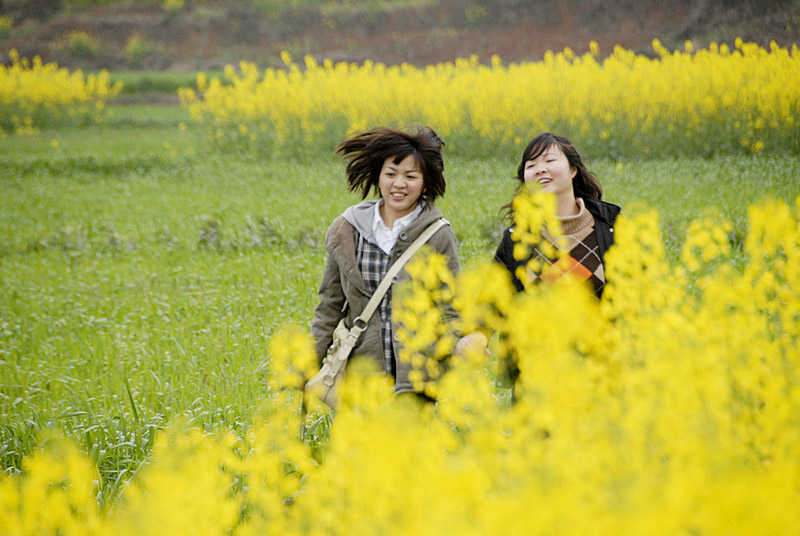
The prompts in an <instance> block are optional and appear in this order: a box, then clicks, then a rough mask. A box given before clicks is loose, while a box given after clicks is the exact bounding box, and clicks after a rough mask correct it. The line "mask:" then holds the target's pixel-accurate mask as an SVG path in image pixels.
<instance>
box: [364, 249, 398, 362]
mask: <svg viewBox="0 0 800 536" xmlns="http://www.w3.org/2000/svg"><path fill="white" fill-rule="evenodd" d="M389 258H390V256H389V255H387V254H386V253H384V252H383V250H381V248H379V247H378V246H376V245H375V244H373V243H371V242H368V241H367V240H364V237H363V236H361V235H360V234H359V235H358V247H357V249H356V263H357V264H358V269H359V270H361V276H362V277H363V278H364V282H365V283H366V284H367V290H368V291H369V292H370V295H372V294H373V293H374V292H375V290H377V288H378V285H380V283H381V280H382V279H383V276H384V275H386V272H387V271H388V270H389ZM378 312H379V313H380V319H381V340H382V341H383V368H384V371H385V372H386V374H391V375H392V376H394V375H395V363H394V351H393V350H394V346H393V345H392V288H391V287H389V290H387V291H386V294H385V295H384V296H383V299H382V300H381V303H380V305H379V306H378Z"/></svg>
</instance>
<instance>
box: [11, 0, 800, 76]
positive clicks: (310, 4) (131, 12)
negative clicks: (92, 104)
mask: <svg viewBox="0 0 800 536" xmlns="http://www.w3.org/2000/svg"><path fill="white" fill-rule="evenodd" d="M736 37H741V38H743V39H744V40H745V41H755V42H758V43H759V44H762V45H768V44H769V42H770V41H771V40H775V41H776V42H777V43H778V44H779V45H782V46H790V45H791V44H792V43H795V42H799V41H800V1H797V0H716V1H713V0H696V1H689V0H673V1H671V2H661V1H655V0H639V1H635V0H538V1H523V0H439V1H437V0H428V1H422V0H395V1H381V0H369V1H364V2H355V1H348V0H340V1H326V0H292V1H287V2H278V1H275V0H234V1H230V2H226V1H213V0H195V1H192V0H162V1H132V0H128V1H125V2H116V1H108V0H0V59H2V61H4V62H7V61H8V58H9V52H10V50H11V49H17V50H18V51H19V53H20V54H21V55H22V56H27V57H33V56H34V55H40V56H41V57H42V59H43V60H45V61H57V62H58V63H59V64H60V65H63V66H67V67H71V68H77V67H81V68H84V69H98V68H106V69H109V70H113V71H121V70H129V69H141V70H172V71H195V70H209V69H219V68H221V67H224V66H225V65H226V64H228V63H232V62H238V61H239V60H242V59H246V60H250V61H254V62H256V63H257V64H258V65H259V66H261V67H266V66H275V65H280V59H279V54H280V52H281V51H282V50H287V51H289V52H290V53H291V54H292V55H293V56H294V57H295V58H296V59H298V58H301V57H302V56H303V55H305V54H312V55H313V56H315V57H316V58H318V59H323V58H331V59H333V60H335V61H341V60H347V61H362V60H365V59H372V60H375V61H380V62H384V63H387V64H397V63H402V62H409V63H413V64H417V65H424V64H435V63H439V62H445V61H453V60H454V59H456V58H458V57H466V56H469V55H471V54H476V55H478V56H479V58H480V59H481V60H482V61H488V60H489V58H490V57H491V55H493V54H498V55H499V56H500V57H501V58H502V59H503V61H504V62H515V61H522V60H536V59H540V58H541V57H542V55H543V54H544V52H545V51H546V50H561V49H563V48H564V47H567V46H569V47H571V48H572V49H573V50H575V51H576V52H579V53H581V52H584V51H586V50H588V48H589V42H590V41H591V40H595V41H597V42H598V43H599V45H600V49H601V53H604V54H605V53H610V52H611V50H612V48H613V46H614V45H616V44H619V45H622V46H624V47H626V48H629V49H633V50H636V51H637V52H642V53H649V52H650V51H651V50H652V49H651V47H650V43H651V41H652V39H653V38H659V39H660V40H661V41H662V42H663V43H664V44H665V45H666V46H668V47H670V48H673V47H680V48H682V47H683V45H684V42H685V41H686V40H690V41H692V42H693V43H694V45H695V46H705V45H707V44H708V42H710V41H717V42H728V43H732V42H733V40H734V39H735V38H736Z"/></svg>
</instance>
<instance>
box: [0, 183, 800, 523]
mask: <svg viewBox="0 0 800 536" xmlns="http://www.w3.org/2000/svg"><path fill="white" fill-rule="evenodd" d="M524 195H526V194H523V196H524ZM548 206H549V204H548V203H547V202H546V201H544V200H543V199H541V198H537V197H535V196H534V197H530V198H526V197H522V198H520V202H519V203H518V204H517V212H518V215H519V216H518V220H517V221H518V223H519V224H520V228H521V229H523V231H520V239H521V241H522V242H524V243H527V244H530V243H535V238H533V237H527V238H526V237H525V236H523V235H524V233H525V231H524V230H525V229H530V228H532V227H531V226H527V227H526V226H525V223H524V222H536V221H545V220H547V219H548V218H550V217H551V215H548V214H547V211H548V210H549V209H548ZM728 229H729V224H728V223H727V222H725V221H723V220H719V219H715V218H714V217H713V216H706V217H704V218H702V219H701V220H698V222H697V223H696V224H692V225H690V226H689V230H688V235H687V237H686V241H685V245H684V249H683V260H684V262H683V263H682V264H680V265H677V266H673V265H670V264H669V263H668V262H667V261H666V260H665V256H664V255H665V254H664V247H663V241H662V237H661V235H660V232H659V225H658V213H657V212H656V211H652V210H651V211H642V212H641V213H638V214H630V215H623V216H621V219H620V220H619V221H618V223H617V226H616V234H617V237H616V245H615V246H614V247H613V248H612V249H611V250H610V251H609V252H608V257H607V277H608V281H609V282H608V285H607V287H606V290H605V293H604V295H603V299H602V301H599V302H598V301H597V300H595V299H594V298H593V297H592V294H591V292H590V291H589V290H588V289H586V288H584V287H582V286H581V285H580V284H579V283H575V282H572V281H570V280H561V281H559V282H557V283H556V284H553V285H540V286H535V285H534V286H531V287H530V288H528V290H527V291H526V292H524V293H520V294H516V293H514V292H513V291H512V287H511V284H510V281H509V278H508V275H507V274H506V273H504V271H503V270H502V269H500V268H499V267H498V266H497V265H493V264H481V265H477V266H475V267H472V268H470V269H469V270H465V271H464V272H463V273H461V274H459V275H458V277H457V278H453V277H451V276H450V275H449V274H448V273H446V271H442V270H441V266H442V263H441V262H440V260H439V259H437V258H436V257H429V258H419V259H416V260H414V261H412V264H411V265H410V266H409V270H410V271H411V272H412V273H413V274H414V280H413V282H412V284H411V285H409V286H408V287H407V288H406V289H405V292H404V293H402V294H401V296H402V298H401V303H402V305H401V307H400V310H399V311H398V314H399V319H400V320H401V322H403V323H404V324H405V325H406V326H407V328H409V331H408V332H407V333H400V334H399V336H402V337H404V338H405V340H406V342H407V348H408V350H409V352H410V353H409V355H407V356H404V358H407V359H415V358H416V357H417V356H418V355H422V354H421V353H420V352H421V351H422V349H424V348H430V347H434V348H435V347H436V346H437V341H438V340H439V338H441V337H442V336H446V334H443V333H442V332H441V331H440V324H441V322H440V321H439V318H438V316H437V314H436V308H437V304H439V303H441V302H444V301H449V302H450V303H452V304H453V306H454V307H455V308H456V309H457V310H458V311H459V312H460V322H461V324H460V325H459V326H457V327H458V328H459V329H460V330H463V331H471V330H474V329H483V330H485V331H486V332H487V333H490V334H491V335H492V343H491V344H490V348H491V351H492V356H487V355H486V354H484V353H483V352H470V353H468V354H467V355H466V356H463V357H461V358H453V359H452V360H451V362H450V369H449V371H448V372H447V374H446V375H445V377H444V379H443V380H442V382H441V384H440V386H439V388H438V392H437V393H436V394H437V396H438V397H439V402H438V404H437V405H436V406H433V405H423V406H420V405H417V404H416V403H414V402H412V401H409V400H403V399H395V398H393V397H392V393H391V389H390V387H391V386H390V385H389V384H388V382H387V380H385V379H384V378H383V377H382V376H380V375H375V374H372V373H371V372H370V371H368V370H364V371H358V370H353V371H352V372H351V373H350V374H349V375H348V378H347V384H346V385H345V390H344V392H343V406H342V409H341V410H340V412H339V413H338V414H337V415H336V416H335V418H334V420H333V425H332V426H331V428H330V435H329V439H328V440H327V441H325V442H323V443H322V444H316V445H315V444H314V443H313V442H311V441H308V440H303V439H302V438H301V430H303V429H305V432H306V438H308V436H309V434H310V433H311V431H312V430H313V429H314V427H318V426H319V423H320V422H322V421H324V419H326V417H325V414H324V412H322V410H321V409H320V408H317V407H316V406H314V405H312V406H311V408H310V414H309V415H308V416H304V415H303V413H302V412H301V411H300V407H301V394H300V392H299V391H298V390H297V389H296V388H297V387H298V385H300V382H301V378H302V377H303V376H304V375H307V374H309V373H310V372H312V370H311V369H313V368H314V365H313V363H314V356H313V350H312V348H311V344H310V340H309V336H308V335H307V333H305V331H304V330H302V329H299V328H296V327H287V328H286V329H285V330H283V331H282V332H281V333H280V334H276V335H275V336H274V337H273V338H272V342H271V345H270V363H269V367H268V370H269V373H268V375H267V378H266V382H267V396H266V399H265V400H264V405H263V408H262V410H261V412H260V415H259V416H258V417H257V418H256V420H255V421H254V422H253V423H251V425H250V426H249V427H248V429H247V431H246V433H244V434H239V435H237V434H234V433H233V432H231V431H229V430H226V429H225V428H224V427H217V428H216V431H211V432H203V431H201V430H200V429H198V428H197V427H196V426H191V425H189V424H188V423H186V422H182V421H175V422H174V423H173V424H172V425H171V426H170V427H169V428H168V429H167V430H166V431H164V432H162V433H160V434H159V435H158V436H157V439H156V442H155V446H154V448H153V452H152V456H151V458H150V459H149V460H148V461H147V462H146V463H144V464H143V466H142V467H141V469H140V470H139V472H138V474H137V475H136V476H135V478H134V479H133V480H132V481H131V482H130V484H129V485H128V486H127V487H126V488H125V489H124V490H123V491H122V493H121V496H120V498H119V501H118V502H117V503H116V504H114V505H111V506H110V507H107V508H106V509H101V508H100V507H99V506H98V505H97V503H96V501H95V500H94V496H95V494H96V493H97V490H98V487H99V486H100V482H99V477H98V472H97V469H96V467H94V466H93V464H92V463H91V462H89V460H88V458H87V457H86V456H85V455H84V454H81V453H79V452H78V451H77V449H76V447H75V446H73V445H72V444H71V443H69V442H67V441H65V440H63V439H61V438H59V437H58V436H51V437H48V438H46V439H45V441H44V442H43V443H42V446H41V448H39V449H37V450H36V451H35V452H34V453H33V454H32V455H30V456H28V457H27V458H26V459H25V462H24V464H23V465H24V467H23V472H22V473H21V474H20V475H18V476H13V477H11V476H5V475H4V476H2V477H0V526H2V527H3V533H4V534H9V535H12V534H39V533H61V534H150V533H185V534H376V533H380V534H409V533H433V534H500V533H502V534H587V533H591V534H601V535H602V534H609V535H612V534H613V535H616V534H654V535H661V534H664V535H667V534H670V535H672V534H697V535H716V534H797V530H798V529H797V527H799V526H800V510H798V509H797V508H796V505H797V504H798V502H799V501H800V350H798V348H800V345H799V344H798V342H800V341H798V337H799V336H800V198H798V199H797V201H796V202H795V203H794V205H789V204H787V203H786V202H783V201H774V202H763V203H760V204H756V205H753V206H752V207H751V209H750V211H749V229H748V232H747V236H746V237H745V240H744V242H743V243H741V244H738V245H735V246H734V248H733V249H738V250H739V251H733V249H732V248H731V247H730V244H729V240H725V239H724V237H725V236H726V235H727V233H728ZM521 253H522V252H521ZM443 357H445V355H444V354H443V353H442V352H439V351H438V350H437V351H433V352H429V353H428V354H427V358H428V359H430V360H433V363H431V364H429V366H438V365H440V364H442V361H440V358H443ZM509 359H510V360H514V361H515V362H516V363H517V364H518V366H519V370H520V376H519V379H518V382H517V385H516V389H515V394H516V401H515V403H513V404H511V403H509V401H508V399H507V397H506V396H504V394H503V392H504V391H503V389H500V388H498V387H497V385H496V384H495V379H496V378H497V377H499V375H500V372H501V371H499V370H498V367H499V365H500V364H502V363H504V362H506V361H507V360H509ZM328 418H329V417H328Z"/></svg>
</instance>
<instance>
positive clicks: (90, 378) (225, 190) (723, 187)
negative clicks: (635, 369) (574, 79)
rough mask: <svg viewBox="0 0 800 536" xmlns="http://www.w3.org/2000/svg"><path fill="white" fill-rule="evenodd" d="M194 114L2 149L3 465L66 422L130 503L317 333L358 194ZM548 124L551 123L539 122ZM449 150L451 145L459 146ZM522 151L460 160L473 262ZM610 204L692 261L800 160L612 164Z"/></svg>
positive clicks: (122, 115) (798, 171) (339, 177)
mask: <svg viewBox="0 0 800 536" xmlns="http://www.w3.org/2000/svg"><path fill="white" fill-rule="evenodd" d="M183 122H187V123H188V118H187V117H186V113H185V111H184V110H182V109H180V108H176V107H157V106H143V105H137V106H118V107H116V108H114V109H113V116H112V117H111V118H110V119H109V121H108V122H106V123H105V124H102V125H93V126H87V127H83V128H77V127H63V128H57V129H52V130H43V131H42V132H40V133H39V134H38V135H37V136H34V137H15V136H10V137H6V138H3V139H2V140H0V169H2V170H3V172H2V174H0V464H2V467H3V469H4V470H5V471H7V472H10V473H14V472H16V471H17V470H18V469H19V468H20V466H21V462H22V457H23V456H24V455H26V454H28V453H30V452H31V451H32V449H33V448H34V447H35V446H36V444H37V442H38V440H39V439H38V438H39V434H40V433H41V431H42V430H44V429H48V428H59V429H62V430H64V431H65V432H66V434H67V435H68V436H69V437H71V438H74V439H75V440H76V441H77V442H78V443H79V444H80V445H81V446H82V447H83V448H85V449H86V451H87V452H89V453H90V454H91V457H92V459H93V460H94V461H95V462H96V463H97V464H98V466H99V467H100V470H101V473H102V476H103V478H104V483H103V493H104V494H105V495H104V496H105V497H108V496H113V495H114V494H115V493H116V491H117V490H118V489H119V486H120V484H122V483H123V482H124V481H125V480H126V479H127V478H128V477H129V476H130V475H131V474H132V472H133V471H135V470H136V468H137V467H138V466H139V465H140V464H141V463H142V462H143V461H144V460H145V458H146V456H147V455H148V452H149V449H150V447H151V445H152V441H153V436H154V432H156V431H157V430H159V429H161V428H162V427H163V426H165V425H166V424H167V423H168V422H169V421H170V420H171V419H173V418H175V417H176V416H184V417H186V418H187V419H189V420H190V421H191V422H193V423H196V424H199V425H202V426H204V427H207V428H209V429H210V428H214V427H226V428H232V429H234V430H236V431H242V430H243V429H245V428H246V427H247V425H248V423H249V422H250V420H251V417H252V416H253V414H254V413H255V412H257V411H258V408H259V401H260V400H261V399H262V398H263V396H264V394H265V388H264V381H263V380H264V378H263V371H264V367H265V366H266V365H268V362H269V355H268V351H267V347H268V342H269V339H270V336H271V335H272V334H273V333H274V332H275V331H276V330H277V329H278V328H280V327H282V326H284V325H286V324H287V323H292V324H297V325H299V326H301V327H304V328H305V327H307V326H308V324H309V321H310V318H311V314H312V311H313V307H314V304H315V299H316V286H317V284H318V281H319V278H320V275H321V272H322V267H323V265H324V262H325V253H324V250H323V240H324V236H325V231H326V228H327V225H328V224H329V223H330V221H331V220H332V219H333V218H334V217H335V216H336V215H337V214H339V213H340V212H341V211H342V210H343V209H344V208H346V207H347V206H348V205H350V204H352V203H354V202H356V201H357V200H358V198H357V197H356V196H355V195H353V194H349V193H347V192H346V191H345V188H344V178H343V177H344V174H343V170H344V166H343V164H342V163H341V161H340V160H338V159H337V158H336V157H335V156H334V155H333V154H332V152H331V151H330V150H329V148H325V149H320V148H318V147H314V146H309V147H307V148H304V149H303V150H302V151H300V152H301V153H304V154H305V155H306V156H305V158H302V159H295V160H278V159H269V158H265V157H263V156H256V155H252V154H244V153H221V152H219V150H209V149H207V148H206V145H205V144H206V142H205V139H204V138H203V135H202V134H201V133H200V132H199V131H196V130H193V127H191V126H190V127H188V128H185V129H180V128H179V127H178V126H179V125H180V124H181V123H183ZM531 134H532V135H533V134H535V133H531ZM445 141H447V140H445ZM518 157H519V155H517V154H498V155H496V158H494V159H489V160H485V159H482V160H472V159H469V158H466V157H464V156H458V157H456V156H452V155H448V154H447V151H445V158H446V166H447V168H446V177H447V180H448V188H447V194H446V195H445V197H444V199H443V200H442V201H441V203H440V204H439V206H440V208H441V209H442V211H443V212H444V214H445V216H446V217H447V218H448V219H449V220H450V221H451V223H452V226H453V229H454V231H455V233H456V236H457V238H458V240H459V243H460V246H459V247H460V255H461V261H462V265H464V266H470V265H473V264H475V263H478V262H481V261H484V260H487V259H490V258H491V256H492V254H493V252H494V248H495V246H496V243H497V240H498V238H499V236H500V232H501V230H502V228H503V226H504V224H503V223H502V222H501V221H500V220H499V219H498V210H499V208H500V207H501V206H502V205H503V204H504V203H506V202H507V201H508V200H509V199H510V197H511V195H512V193H513V191H514V187H515V181H514V180H512V178H511V177H512V175H513V174H514V172H515V169H516V165H517V158H518ZM585 157H586V159H587V161H588V163H589V167H590V169H592V170H594V171H595V172H597V174H598V175H599V177H600V179H601V181H602V183H603V185H604V188H605V192H606V193H605V199H607V200H609V201H611V202H615V203H618V204H620V205H622V206H623V210H624V211H625V212H626V213H629V214H632V213H634V212H638V211H641V210H644V209H646V208H647V207H650V208H655V209H657V210H658V211H659V212H660V214H661V228H662V232H663V235H664V240H665V244H666V246H667V254H668V256H669V258H670V259H672V260H673V262H677V259H678V257H679V254H680V246H681V244H682V242H683V239H684V233H685V230H686V227H687V226H688V224H689V222H691V221H692V220H693V219H696V218H697V217H699V216H701V215H704V214H706V213H707V212H708V211H709V210H711V211H714V210H717V211H719V212H720V213H721V214H722V215H723V216H724V217H726V218H727V219H729V220H730V221H731V222H732V224H733V227H734V232H733V236H732V237H731V240H732V241H733V242H734V244H737V243H738V244H741V239H742V236H743V235H744V233H745V230H746V228H747V207H748V205H750V204H752V203H754V202H757V201H758V200H759V199H763V198H765V197H777V198H779V199H783V200H785V201H788V202H790V203H791V204H793V203H794V202H795V198H796V197H797V196H798V195H800V181H798V177H800V156H797V155H785V156H769V157H763V156H762V157H759V156H749V157H746V156H721V157H716V158H713V159H702V158H680V159H669V160H648V161H628V162H613V161H609V160H595V159H593V158H592V155H590V154H587V155H585Z"/></svg>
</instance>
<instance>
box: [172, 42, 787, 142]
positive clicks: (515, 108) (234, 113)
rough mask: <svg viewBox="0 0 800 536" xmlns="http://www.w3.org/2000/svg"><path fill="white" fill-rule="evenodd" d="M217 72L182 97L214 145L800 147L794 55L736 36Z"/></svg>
mask: <svg viewBox="0 0 800 536" xmlns="http://www.w3.org/2000/svg"><path fill="white" fill-rule="evenodd" d="M283 61H284V62H285V64H286V65H287V66H288V67H287V68H286V69H275V68H269V69H266V70H263V71H262V70H259V69H258V67H257V66H256V65H255V64H253V63H249V62H241V63H240V64H239V65H238V68H234V67H233V66H228V68H227V69H226V71H225V78H226V79H227V83H225V84H223V83H222V80H220V79H219V78H215V77H212V78H211V79H208V78H207V77H206V76H205V75H202V74H201V75H199V76H198V79H197V85H196V87H195V88H182V89H181V90H180V91H179V94H180V97H181V101H182V102H183V104H184V106H186V107H187V108H188V110H189V111H190V113H191V115H192V117H193V118H194V120H195V121H197V122H199V123H200V124H202V125H203V126H204V127H205V128H206V130H207V132H208V135H209V137H210V139H211V140H213V142H214V143H216V144H219V145H222V146H226V147H232V146H240V147H243V148H250V149H253V148H256V149H260V150H263V151H265V152H273V153H275V152H277V153H279V154H280V153H285V152H287V151H289V152H290V151H292V150H293V148H296V147H298V146H305V145H306V144H308V143H310V142H312V141H316V142H320V141H323V142H325V143H327V144H329V145H331V146H332V145H333V144H335V142H336V141H337V140H340V139H344V137H345V135H346V134H349V133H354V132H357V131H361V130H364V129H366V128H368V127H370V126H372V125H375V124H389V125H399V126H402V125H407V124H410V123H415V122H419V123H424V124H428V125H435V126H436V130H437V132H439V134H441V135H442V136H443V137H444V138H445V139H447V140H448V141H449V142H451V143H450V146H451V150H454V151H457V152H461V153H463V154H470V155H475V154H493V153H496V152H497V151H501V150H512V151H513V152H516V151H518V150H519V149H521V147H522V146H523V145H524V144H525V143H526V142H527V141H528V139H529V136H530V133H531V132H543V131H552V132H559V133H561V134H563V135H565V136H567V137H569V138H570V139H572V140H573V141H575V142H577V143H578V144H579V145H580V146H581V147H582V148H584V149H583V150H585V151H589V152H590V153H592V154H596V155H604V156H610V157H615V158H621V157H632V156H633V157H663V156H670V155H671V156H674V155H690V156H708V155H713V154H718V153H762V152H765V151H766V152H770V151H786V150H789V151H794V152H796V151H798V150H800V141H798V140H800V51H798V49H797V47H796V46H793V47H792V49H791V50H788V49H786V48H782V47H779V46H777V45H776V44H775V43H773V44H772V45H771V46H770V47H769V48H768V49H766V48H762V47H760V46H758V45H756V44H754V43H744V42H742V40H741V39H738V40H737V41H736V43H735V46H734V47H733V48H732V49H731V48H730V47H729V46H728V45H726V44H722V45H717V44H716V43H711V44H710V45H709V46H708V48H704V49H697V50H695V49H694V48H693V46H692V45H691V44H690V43H687V44H686V47H685V50H682V51H681V50H676V51H670V50H667V49H666V48H665V47H664V46H663V45H662V44H661V43H660V42H659V41H658V40H654V41H653V53H652V54H649V55H644V54H636V53H634V52H632V51H630V50H626V49H624V48H622V47H616V48H615V49H614V50H613V52H612V53H611V54H610V55H609V56H608V57H605V58H603V59H601V56H600V50H599V47H598V46H597V44H596V43H592V44H591V47H590V51H589V52H587V53H585V54H583V55H576V54H575V53H574V52H573V51H572V50H570V49H565V50H564V51H562V52H558V53H552V52H548V53H547V54H546V55H545V57H544V59H543V61H535V62H525V63H519V64H509V65H505V64H503V63H502V60H501V59H500V58H499V57H492V58H491V61H490V64H489V65H485V64H482V63H480V62H479V60H478V58H477V57H474V56H473V57H471V58H468V59H459V60H457V61H455V62H453V63H444V64H439V65H431V66H427V67H415V66H412V65H407V64H404V65H399V66H386V65H383V64H380V63H373V62H370V61H367V62H364V63H363V64H350V63H346V62H341V63H334V62H332V61H330V60H325V61H324V62H323V63H322V64H319V63H318V62H317V61H316V60H315V59H314V58H312V57H310V56H307V57H306V58H304V60H303V62H302V63H300V64H298V63H296V62H294V61H293V59H292V58H291V57H290V56H289V54H288V53H284V55H283Z"/></svg>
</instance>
